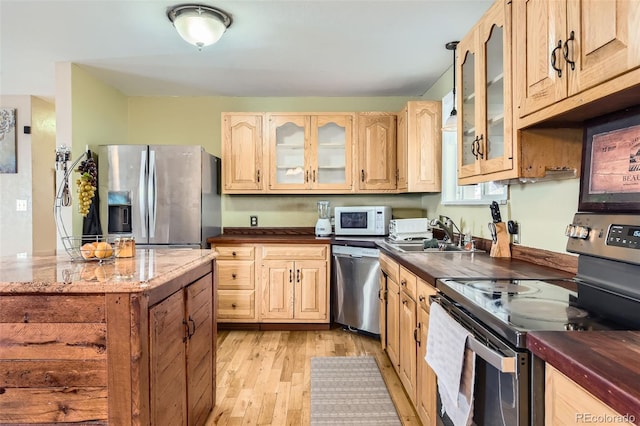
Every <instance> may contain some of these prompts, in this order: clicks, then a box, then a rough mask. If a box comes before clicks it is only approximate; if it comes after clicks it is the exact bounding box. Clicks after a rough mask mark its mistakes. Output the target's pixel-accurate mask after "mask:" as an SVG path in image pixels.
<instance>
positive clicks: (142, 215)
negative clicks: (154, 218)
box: [138, 151, 147, 238]
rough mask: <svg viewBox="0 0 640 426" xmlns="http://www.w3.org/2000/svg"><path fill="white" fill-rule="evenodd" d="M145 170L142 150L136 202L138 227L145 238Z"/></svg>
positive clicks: (144, 156) (145, 160) (144, 152)
mask: <svg viewBox="0 0 640 426" xmlns="http://www.w3.org/2000/svg"><path fill="white" fill-rule="evenodd" d="M146 170H147V151H142V153H141V155H140V178H139V180H138V188H139V191H140V192H139V195H138V203H139V204H140V208H139V209H138V211H139V212H140V227H141V228H142V237H143V238H147V212H146V210H145V204H146V198H147V190H146V188H147V185H145V183H144V176H145V171H146Z"/></svg>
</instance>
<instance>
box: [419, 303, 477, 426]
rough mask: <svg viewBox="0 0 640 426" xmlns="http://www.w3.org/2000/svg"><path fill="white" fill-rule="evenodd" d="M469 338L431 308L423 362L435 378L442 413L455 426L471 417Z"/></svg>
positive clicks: (472, 367)
mask: <svg viewBox="0 0 640 426" xmlns="http://www.w3.org/2000/svg"><path fill="white" fill-rule="evenodd" d="M467 338H472V335H471V333H470V332H469V331H467V330H466V329H465V328H464V327H462V326H461V325H460V324H458V323H457V322H456V321H455V320H454V319H453V318H451V317H450V316H449V315H448V314H447V313H446V312H445V310H444V309H443V308H442V307H441V306H440V305H439V304H437V303H433V304H432V305H431V310H430V317H429V334H428V336H427V355H426V356H425V361H426V362H427V363H428V364H429V365H430V366H431V368H432V369H433V371H434V372H435V374H436V376H437V377H438V391H439V393H440V400H441V401H442V410H443V412H446V413H447V415H448V416H449V418H450V419H451V421H452V422H453V424H454V425H455V426H466V425H470V424H471V422H472V418H473V415H472V413H473V387H474V384H475V354H474V353H473V352H472V351H471V350H469V349H467V347H466V345H467Z"/></svg>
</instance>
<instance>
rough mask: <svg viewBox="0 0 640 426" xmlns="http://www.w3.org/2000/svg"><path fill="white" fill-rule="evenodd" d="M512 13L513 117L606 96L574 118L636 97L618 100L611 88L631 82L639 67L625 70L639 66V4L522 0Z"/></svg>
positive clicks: (546, 114)
mask: <svg viewBox="0 0 640 426" xmlns="http://www.w3.org/2000/svg"><path fill="white" fill-rule="evenodd" d="M513 12H514V29H515V30H514V33H515V42H514V44H515V46H514V52H519V54H518V55H517V56H516V58H515V61H514V65H515V73H516V79H515V82H516V85H515V91H516V105H517V117H518V118H523V117H527V118H526V119H524V120H521V123H522V126H524V125H529V124H535V123H537V122H540V121H544V120H546V119H549V118H553V117H555V116H557V115H559V114H564V113H566V112H569V111H571V110H573V109H576V108H582V107H584V106H585V105H586V104H588V103H593V102H594V101H599V100H603V98H605V97H608V98H609V99H608V100H607V101H603V103H602V104H597V107H596V108H592V109H591V110H589V111H586V112H580V114H582V115H581V116H580V115H579V116H577V118H588V117H589V116H595V115H601V114H604V113H606V112H608V111H606V110H603V109H602V108H601V107H602V106H604V107H605V108H608V109H609V110H616V109H621V108H624V107H626V106H629V105H628V104H625V102H635V103H637V96H636V97H635V99H636V100H635V101H631V100H630V99H627V100H626V101H625V100H622V101H619V100H618V99H616V98H615V96H616V95H615V93H616V92H620V91H623V90H625V89H627V88H631V87H634V86H637V82H638V74H639V73H640V70H638V72H636V73H635V75H626V76H625V74H627V73H628V72H629V71H632V70H635V69H637V68H638V67H639V66H640V31H638V29H637V23H638V18H639V17H640V2H638V1H624V0H618V1H613V0H571V1H568V0H526V1H525V0H521V1H517V2H513ZM603 83H604V84H603ZM576 94H581V96H580V97H576V96H574V95H576ZM626 98H629V96H626ZM605 103H606V105H605ZM594 105H595V104H594ZM533 113H537V114H535V115H534V116H531V117H530V115H531V114H533ZM566 118H567V117H565V119H566ZM569 118H571V117H569Z"/></svg>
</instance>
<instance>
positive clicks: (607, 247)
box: [565, 212, 640, 265]
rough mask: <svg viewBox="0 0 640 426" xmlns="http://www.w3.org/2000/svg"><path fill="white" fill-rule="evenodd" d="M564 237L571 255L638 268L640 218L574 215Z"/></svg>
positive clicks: (625, 215) (626, 215)
mask: <svg viewBox="0 0 640 426" xmlns="http://www.w3.org/2000/svg"><path fill="white" fill-rule="evenodd" d="M565 235H566V236H567V237H568V238H567V251H568V252H570V253H578V254H586V255H590V256H595V257H601V258H605V259H613V260H618V261H622V262H628V263H632V264H636V265H640V256H638V251H637V250H638V249H640V215H633V214H609V213H581V212H580V213H576V214H575V215H574V217H573V221H572V222H571V224H569V225H568V226H567V228H566V229H565Z"/></svg>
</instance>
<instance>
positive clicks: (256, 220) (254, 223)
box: [249, 216, 258, 226]
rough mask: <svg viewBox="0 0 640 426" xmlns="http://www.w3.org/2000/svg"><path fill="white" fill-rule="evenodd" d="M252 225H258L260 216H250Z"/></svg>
mask: <svg viewBox="0 0 640 426" xmlns="http://www.w3.org/2000/svg"><path fill="white" fill-rule="evenodd" d="M249 219H250V224H251V226H258V216H249Z"/></svg>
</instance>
